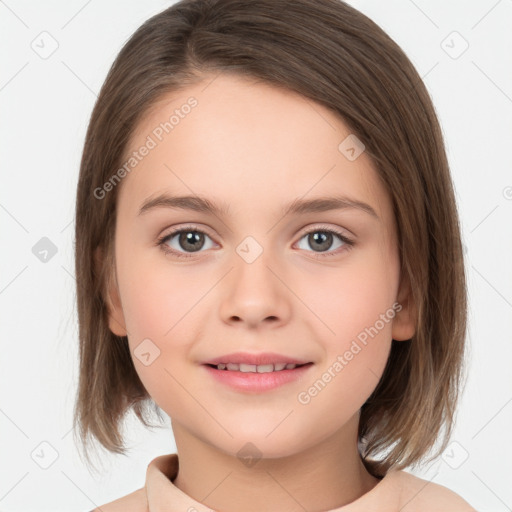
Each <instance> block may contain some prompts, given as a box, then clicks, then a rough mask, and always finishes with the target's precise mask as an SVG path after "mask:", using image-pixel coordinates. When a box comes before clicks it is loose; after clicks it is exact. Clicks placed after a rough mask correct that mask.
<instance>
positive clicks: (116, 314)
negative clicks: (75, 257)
mask: <svg viewBox="0 0 512 512" xmlns="http://www.w3.org/2000/svg"><path fill="white" fill-rule="evenodd" d="M94 263H95V265H96V271H97V275H98V276H102V270H103V267H104V266H105V265H108V264H109V262H108V261H105V257H104V253H103V250H102V248H101V247H97V248H96V250H95V251H94ZM104 270H105V272H108V275H107V276H105V279H106V281H107V282H106V286H105V287H106V294H107V296H106V297H104V299H105V302H106V304H107V311H108V326H109V329H110V330H111V331H112V333H113V334H115V335H116V336H126V335H127V330H126V323H125V321H124V314H123V308H122V306H121V299H120V297H119V289H118V287H117V283H116V279H115V278H114V275H113V274H114V272H115V269H114V268H113V265H112V268H106V269H104ZM103 289H104V288H103Z"/></svg>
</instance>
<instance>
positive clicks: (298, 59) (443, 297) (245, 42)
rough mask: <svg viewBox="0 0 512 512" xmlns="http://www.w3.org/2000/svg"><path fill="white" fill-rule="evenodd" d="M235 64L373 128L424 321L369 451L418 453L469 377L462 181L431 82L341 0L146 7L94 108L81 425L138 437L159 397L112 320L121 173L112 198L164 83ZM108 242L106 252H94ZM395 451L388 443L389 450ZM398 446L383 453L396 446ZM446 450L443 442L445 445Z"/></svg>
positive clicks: (407, 349) (115, 447) (403, 346)
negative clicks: (458, 191)
mask: <svg viewBox="0 0 512 512" xmlns="http://www.w3.org/2000/svg"><path fill="white" fill-rule="evenodd" d="M220 72H225V73H228V72H229V73H236V74H239V75H243V76H247V77H251V78H253V79H257V80H261V81H263V82H266V83H270V84H273V85H275V86H278V87H284V88H287V89H289V90H292V91H295V92H298V93H300V94H302V95H303V96H305V97H307V98H310V99H312V100H314V101H316V102H318V103H320V104H322V105H324V106H326V107H327V108H329V109H331V110H332V111H333V112H335V113H336V114H338V115H339V117H340V118H341V119H342V120H343V122H344V123H345V124H346V125H347V126H348V127H349V128H350V130H351V132H352V133H354V134H356V136H357V137H358V138H359V139H360V140H361V141H363V143H364V145H365V146H366V153H367V155H368V156H369V157H370V158H371V159H372V161H373V162H374V164H375V166H376V169H377V170H378V172H379V175H380V178H381V180H382V182H383V183H384V184H385V186H386V188H387V190H388V192H389V194H390V197H391V199H392V204H393V208H394V213H395V218H396V222H397V229H398V240H399V242H398V243H399V254H400V261H401V277H402V279H404V280H406V281H407V282H408V283H409V285H410V288H411V290H412V298H413V303H414V306H415V312H416V331H415V335H414V336H413V338H412V339H411V340H410V341H405V342H404V341H402V342H397V341H395V340H394V341H393V342H392V347H391V353H390V356H389V360H388V364H387V366H386V369H385V371H384V374H383V376H382V378H381V380H380V381H379V383H378V385H377V387H376V389H375V390H374V392H373V393H372V395H371V396H370V397H369V399H368V400H367V402H366V403H365V404H364V405H363V407H362V410H361V416H360V425H359V442H360V452H361V457H362V459H363V461H364V463H365V464H366V466H367V468H368V469H369V471H370V472H372V473H373V474H374V475H384V474H385V473H386V472H387V470H388V469H389V468H391V467H393V468H396V469H400V468H404V467H406V466H410V465H414V464H417V463H418V462H419V461H420V460H422V459H424V458H425V457H426V455H427V454H428V452H429V451H431V450H432V449H433V447H434V446H435V445H436V443H437V442H438V441H439V439H441V440H442V442H441V444H440V445H439V447H438V449H437V452H436V454H435V455H436V456H437V455H438V454H439V453H440V452H441V450H442V449H444V447H445V446H446V443H447V441H448V438H449V434H450V433H451V429H452V425H453V421H454V412H455V406H456V402H457V399H458V395H459V392H460V389H461V385H462V383H463V373H462V368H463V366H462V363H463V358H464V339H465V334H466V314H467V313H466V308H467V305H466V300H467V299H466V280H465V279H466V278H465V271H464V261H463V253H462V243H461V236H460V227H459V220H458V214H457V209H456V203H455V198H454V191H453V185H452V182H451V177H450V171H449V167H448V162H447V158H446V153H445V148H444V143H443V137H442V132H441V129H440V126H439V122H438V119H437V117H436V114H435V110H434V107H433V105H432V102H431V99H430V97H429V94H428V92H427V90H426V88H425V86H424V84H423V82H422V80H421V78H420V76H419V75H418V73H417V72H416V70H415V69H414V67H413V65H412V63H411V62H410V61H409V59H408V58H407V57H406V55H405V54H404V52H403V51H402V50H401V48H400V47H399V46H398V45H397V44H396V43H395V42H394V41H393V40H392V39H391V38H390V37H389V36H388V35H387V34H386V33H385V32H384V31H383V30H382V29H381V28H379V27H378V26H377V25H376V24H375V23H374V22H373V21H371V20H370V19H369V18H367V17H366V16H364V15H363V14H361V13H360V12H358V11H357V10H356V9H354V8H352V7H350V6H349V5H347V4H345V3H344V2H342V1H340V0H294V1H293V2H290V1H287V0H209V1H207V0H182V1H180V2H178V3H176V4H174V5H172V6H171V7H169V8H168V9H166V10H164V11H163V12H161V13H160V14H158V15H156V16H154V17H152V18H151V19H149V20H147V21H146V22H145V23H144V24H143V25H142V26H141V27H140V28H139V29H138V30H137V31H136V32H135V33H134V34H133V36H132V37H131V38H130V39H129V41H128V42H127V43H126V44H125V46H124V47H123V48H122V50H121V51H120V53H119V55H118V56H117V58H116V60H115V62H114V63H113V65H112V67H111V69H110V71H109V73H108V76H107V78H106V80H105V83H104V84H103V87H102V89H101V92H100V95H99V97H98V100H97V102H96V105H95V107H94V110H93V112H92V116H91V121H90V124H89V127H88V130H87V135H86V140H85V146H84V151H83V156H82V161H81V167H80V176H79V180H78V188H77V200H76V232H75V237H76V241H75V251H76V252H75V256H76V281H77V307H78V322H79V339H80V351H79V353H80V370H79V372H80V373H79V384H78V393H77V400H76V403H75V415H74V426H76V425H78V426H79V428H80V440H81V441H82V443H83V445H86V444H87V441H88V437H94V438H96V439H97V440H98V441H99V442H100V443H101V445H103V446H104V447H105V448H106V449H108V450H110V451H112V452H115V453H123V454H124V452H125V449H124V444H123V441H122V435H121V433H120V431H119V423H120V420H121V419H122V418H123V417H124V415H125V413H126V412H127V411H128V410H129V408H132V407H133V411H134V412H135V414H136V415H137V417H138V418H139V419H140V420H141V421H142V422H143V423H144V424H145V425H146V426H150V425H149V424H148V423H147V422H146V412H148V410H149V409H147V408H148V406H152V407H153V410H154V411H155V412H157V413H158V408H157V407H156V404H154V403H153V401H152V399H151V397H150V396H149V394H148V393H147V391H146V389H145V388H144V386H143V384H142V382H141V381H140V379H139V377H138V375H137V373H136V371H135V368H134V365H133V362H132V359H131V356H130V353H129V346H128V344H127V342H126V337H118V336H116V335H114V334H113V333H112V332H111V331H110V329H109V327H108V310H107V308H108V305H109V303H110V302H109V301H110V299H109V297H108V290H109V289H110V288H109V285H110V283H112V282H113V281H112V280H113V279H115V265H114V230H115V219H116V201H117V199H116V198H117V194H118V191H119V186H117V187H114V188H113V190H111V191H110V192H109V193H108V194H106V195H105V197H104V198H103V199H101V200H98V199H97V198H96V197H95V194H94V191H95V190H97V189H98V188H101V187H102V186H103V185H104V184H105V183H106V182H107V181H108V180H109V179H110V178H111V177H112V176H113V174H114V173H115V171H116V170H118V169H119V166H120V165H122V161H123V154H124V152H125V151H126V148H127V144H128V142H129V140H130V136H131V135H132V134H133V132H134V129H135V128H136V126H137V123H138V122H139V121H140V120H141V118H142V117H143V116H144V115H145V114H146V113H147V112H148V111H149V109H150V108H151V107H152V106H153V105H154V104H155V102H156V101H157V100H159V99H160V98H161V97H162V96H163V95H164V94H166V93H168V92H170V91H176V90H179V89H183V88H184V87H186V86H187V85H190V84H194V83H197V82H199V81H201V80H203V79H204V77H205V73H214V74H217V73H220ZM97 248H100V249H101V250H102V251H103V253H104V256H105V259H104V261H103V265H98V266H97V267H96V266H95V258H94V253H95V250H96V249H97ZM384 452H385V454H384ZM383 454H384V455H383ZM431 458H433V457H431Z"/></svg>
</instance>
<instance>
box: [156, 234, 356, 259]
mask: <svg viewBox="0 0 512 512" xmlns="http://www.w3.org/2000/svg"><path fill="white" fill-rule="evenodd" d="M178 235H179V236H178ZM205 237H207V238H208V239H209V240H210V241H211V238H210V237H209V235H208V234H207V233H206V232H205V231H203V230H201V229H198V228H197V227H195V226H185V227H181V228H179V229H176V230H174V231H171V233H167V234H165V235H164V236H162V237H160V238H159V239H158V240H157V245H158V246H160V247H161V248H162V250H163V251H164V252H165V253H166V254H171V255H173V256H177V257H178V258H189V257H191V256H192V255H193V253H195V252H201V249H211V248H212V245H210V246H208V244H206V247H205ZM336 238H338V240H339V241H340V242H341V243H339V245H338V247H337V248H336V247H335V249H340V248H341V250H336V251H332V250H329V249H330V247H331V246H332V244H333V241H335V239H336ZM303 239H306V244H307V245H309V247H311V248H313V252H314V253H316V254H315V257H317V258H322V257H326V256H336V255H338V254H339V253H340V252H343V251H345V250H348V249H350V248H351V247H352V246H353V245H354V242H353V241H352V240H351V239H349V238H348V237H347V236H345V235H344V234H343V233H342V232H341V231H338V230H336V229H333V228H327V227H324V226H317V227H315V228H313V229H310V230H309V231H306V233H304V234H303V235H302V237H301V238H300V241H302V240H303ZM172 244H174V246H172ZM299 249H303V250H308V249H307V247H306V248H305V247H299ZM323 253H325V254H323Z"/></svg>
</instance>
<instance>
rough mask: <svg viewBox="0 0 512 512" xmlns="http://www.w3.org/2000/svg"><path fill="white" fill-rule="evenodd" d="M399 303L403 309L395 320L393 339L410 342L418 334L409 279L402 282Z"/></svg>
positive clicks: (398, 312)
mask: <svg viewBox="0 0 512 512" xmlns="http://www.w3.org/2000/svg"><path fill="white" fill-rule="evenodd" d="M397 302H398V303H399V304H400V306H401V309H400V310H399V311H397V313H396V315H395V318H394V319H393V327H392V338H393V339H394V340H396V341H407V340H410V339H411V338H412V337H413V336H414V334H415V332H416V321H417V311H416V305H415V304H414V299H413V296H412V291H411V285H410V282H409V279H408V278H406V277H404V278H403V279H402V280H401V282H400V289H399V291H398V297H397Z"/></svg>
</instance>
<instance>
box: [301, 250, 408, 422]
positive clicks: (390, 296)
mask: <svg viewBox="0 0 512 512" xmlns="http://www.w3.org/2000/svg"><path fill="white" fill-rule="evenodd" d="M398 272H399V268H398V265H397V264H396V261H394V260H390V259H386V258H383V254H382V252H381V251H380V250H379V251H375V253H368V254H366V255H365V257H364V258H353V259H351V260H350V263H349V258H347V264H346V265H340V267H339V268H338V269H336V271H334V270H333V268H330V269H325V268H324V269H322V270H321V271H318V272H317V273H316V275H314V276H313V277H314V279H311V278H308V281H307V282H306V281H303V283H302V288H301V292H300V293H302V297H307V301H305V302H307V305H308V307H309V308H310V309H311V310H312V311H314V312H315V313H316V312H318V315H317V316H318V318H316V317H313V316H311V319H312V320H311V321H310V323H311V325H315V326H318V327H316V328H315V329H316V331H317V333H318V334H319V335H320V336H319V339H321V340H322V345H323V349H324V353H325V359H324V361H322V364H321V366H320V367H319V368H318V371H317V373H316V374H315V376H314V377H315V378H314V379H311V382H308V383H304V386H303V388H302V391H303V392H304V394H303V395H302V396H298V397H297V398H298V402H299V403H301V404H302V405H309V404H313V403H315V404H316V405H315V407H316V406H318V407H320V408H323V407H325V408H327V409H329V407H331V408H332V404H339V405H338V408H337V409H336V411H337V412H336V414H340V413H341V414H344V412H343V411H345V412H346V413H347V414H348V415H350V414H353V413H354V412H355V411H357V410H358V409H359V408H360V407H361V406H362V405H363V403H364V402H365V401H366V399H367V398H368V396H369V395H370V394H371V393H372V391H373V390H374V389H375V387H376V385H377V383H378V381H379V379H380V377H381V375H382V372H383V370H384V367H385V365H386V362H387V359H388V355H389V351H390V348H391V339H392V322H393V319H394V318H395V316H396V313H397V306H398V305H397V304H396V303H395V297H396V287H397V281H398ZM313 284H314V286H313ZM329 404H331V406H329Z"/></svg>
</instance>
